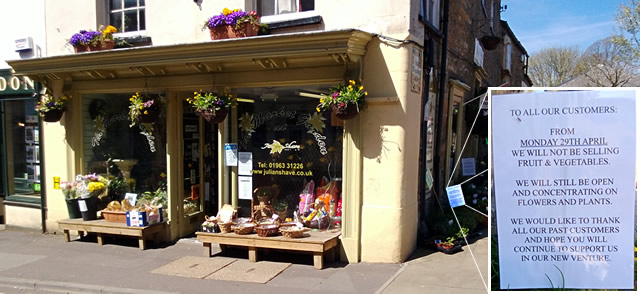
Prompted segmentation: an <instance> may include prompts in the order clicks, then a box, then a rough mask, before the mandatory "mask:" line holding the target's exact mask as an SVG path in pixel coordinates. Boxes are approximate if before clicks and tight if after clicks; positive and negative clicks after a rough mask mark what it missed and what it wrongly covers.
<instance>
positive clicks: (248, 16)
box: [204, 8, 260, 40]
mask: <svg viewBox="0 0 640 294" xmlns="http://www.w3.org/2000/svg"><path fill="white" fill-rule="evenodd" d="M259 19H260V17H259V16H258V14H256V12H255V11H250V12H244V11H242V10H240V9H234V10H230V9H228V8H225V9H223V10H222V13H220V14H218V15H214V16H212V17H210V18H209V19H208V20H207V21H206V22H205V24H204V27H207V28H209V34H210V36H211V40H221V39H229V38H244V37H252V36H257V35H258V30H259V29H260V23H259V22H258V20H259Z"/></svg>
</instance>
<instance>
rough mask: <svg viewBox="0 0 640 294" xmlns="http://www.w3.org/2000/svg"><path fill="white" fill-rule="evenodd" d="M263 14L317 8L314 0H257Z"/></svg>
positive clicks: (259, 11)
mask: <svg viewBox="0 0 640 294" xmlns="http://www.w3.org/2000/svg"><path fill="white" fill-rule="evenodd" d="M257 4H258V5H257V6H258V14H260V15H261V16H267V15H278V14H287V13H295V12H302V11H310V10H314V9H315V1H314V0H257Z"/></svg>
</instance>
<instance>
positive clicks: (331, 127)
mask: <svg viewBox="0 0 640 294" xmlns="http://www.w3.org/2000/svg"><path fill="white" fill-rule="evenodd" d="M327 88H329V87H328V86H327V87H326V88H324V89H327ZM301 91H304V90H298V89H293V88H275V89H240V90H239V91H238V96H239V97H242V98H245V99H246V100H244V102H243V101H240V102H239V103H238V121H237V128H238V130H237V132H238V151H239V154H238V157H239V158H246V157H247V156H249V157H250V158H251V166H252V168H253V170H252V171H251V174H250V175H243V174H242V169H241V168H240V167H239V168H238V169H239V175H240V177H243V176H249V177H251V178H252V188H253V189H252V191H253V194H252V195H251V198H252V199H253V205H258V203H259V201H260V200H259V199H258V198H257V197H258V195H261V194H270V195H271V200H270V201H271V202H272V204H273V205H274V209H275V210H276V211H278V210H280V211H286V217H292V216H293V212H294V211H297V212H298V214H300V213H302V214H306V213H308V212H309V210H308V209H306V208H305V205H303V204H301V196H302V195H304V194H309V193H310V194H312V195H313V196H314V198H313V199H317V198H321V199H323V200H322V201H323V205H324V206H325V209H326V211H327V212H328V214H329V215H333V216H335V215H336V214H337V208H338V206H339V205H340V204H338V203H341V201H340V199H341V193H340V190H341V189H342V186H341V185H342V184H341V180H342V140H343V122H342V121H341V120H339V119H337V118H332V116H331V112H330V111H326V112H320V113H319V112H317V111H316V106H317V105H318V102H319V100H318V99H317V98H307V97H302V96H300V95H299V93H300V92H301ZM247 101H248V102H247ZM242 152H246V154H244V155H243V154H242ZM311 182H313V184H310V183H311ZM240 184H241V183H240ZM240 184H239V185H240ZM312 187H313V188H312ZM239 190H243V189H242V187H239ZM244 190H246V189H244ZM305 190H307V191H305ZM305 192H306V193H305ZM239 196H240V199H242V198H243V197H242V196H243V195H239ZM313 199H309V201H313ZM305 200H307V199H303V201H302V202H303V203H304V202H305ZM239 204H240V206H241V213H243V214H245V215H246V214H249V211H250V210H251V207H250V205H251V201H250V200H240V202H239ZM300 205H303V208H302V209H301V208H300ZM307 205H312V203H309V204H307ZM308 207H312V206H308ZM254 209H255V206H254ZM283 209H285V210H283ZM327 224H328V222H327Z"/></svg>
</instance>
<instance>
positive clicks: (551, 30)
mask: <svg viewBox="0 0 640 294" xmlns="http://www.w3.org/2000/svg"><path fill="white" fill-rule="evenodd" d="M626 2H628V1H626V0H502V5H503V6H504V5H507V9H506V10H505V11H503V12H502V13H501V18H502V20H505V21H507V22H508V23H509V26H510V27H511V30H513V33H514V34H515V35H516V37H517V38H518V40H520V42H521V43H522V45H524V47H525V48H526V49H527V53H529V55H530V56H531V55H533V54H535V53H536V51H538V50H540V49H544V48H547V47H552V46H578V48H580V50H581V51H582V50H584V49H586V48H587V47H589V45H591V44H593V43H594V42H595V41H598V40H600V39H602V38H605V37H607V36H610V35H612V34H614V33H615V32H616V30H617V24H616V22H615V15H616V13H617V9H618V7H619V6H620V4H621V3H626Z"/></svg>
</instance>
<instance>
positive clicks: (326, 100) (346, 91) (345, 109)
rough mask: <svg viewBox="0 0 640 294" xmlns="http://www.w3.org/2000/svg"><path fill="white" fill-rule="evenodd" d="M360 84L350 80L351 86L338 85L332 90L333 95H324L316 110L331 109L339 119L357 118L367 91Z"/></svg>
mask: <svg viewBox="0 0 640 294" xmlns="http://www.w3.org/2000/svg"><path fill="white" fill-rule="evenodd" d="M362 89H363V87H362V85H361V84H360V83H359V82H356V81H354V80H349V85H346V86H345V85H338V86H337V87H335V88H331V89H330V91H331V94H329V95H322V98H320V104H318V107H317V108H316V110H318V112H320V111H322V110H326V109H329V108H331V109H332V110H333V113H334V114H335V115H336V117H338V118H339V119H343V120H345V119H351V118H354V117H356V115H358V113H359V112H360V109H361V108H362V106H363V105H364V97H365V96H367V92H366V91H362Z"/></svg>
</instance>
